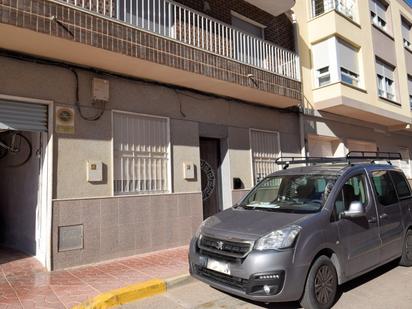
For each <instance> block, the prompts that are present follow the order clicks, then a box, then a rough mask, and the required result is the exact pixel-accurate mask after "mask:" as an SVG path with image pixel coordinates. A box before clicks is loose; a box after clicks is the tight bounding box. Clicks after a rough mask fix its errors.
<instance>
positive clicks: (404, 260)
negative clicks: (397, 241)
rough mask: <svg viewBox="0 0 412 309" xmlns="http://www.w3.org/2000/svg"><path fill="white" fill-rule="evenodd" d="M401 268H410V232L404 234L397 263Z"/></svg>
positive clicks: (411, 249)
mask: <svg viewBox="0 0 412 309" xmlns="http://www.w3.org/2000/svg"><path fill="white" fill-rule="evenodd" d="M399 264H400V265H401V266H407V267H410V266H412V230H409V231H408V232H407V233H406V237H405V242H404V244H403V249H402V257H401V261H400V262H399Z"/></svg>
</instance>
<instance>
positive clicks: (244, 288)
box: [189, 239, 309, 302]
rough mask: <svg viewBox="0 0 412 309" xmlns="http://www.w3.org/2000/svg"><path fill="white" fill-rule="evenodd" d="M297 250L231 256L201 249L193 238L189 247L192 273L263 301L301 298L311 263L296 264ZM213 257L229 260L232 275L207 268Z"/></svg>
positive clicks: (243, 295) (218, 286)
mask: <svg viewBox="0 0 412 309" xmlns="http://www.w3.org/2000/svg"><path fill="white" fill-rule="evenodd" d="M293 254H294V251H293V250H292V249H290V250H285V251H274V250H268V251H256V250H253V251H251V252H250V253H249V254H248V255H247V256H246V257H245V258H244V259H241V260H240V259H237V260H236V259H227V258H225V257H224V256H221V257H220V256H219V255H216V254H214V255H210V254H208V252H203V251H201V250H200V249H199V248H198V246H197V240H196V239H193V240H192V241H191V243H190V249H189V268H190V274H191V275H192V276H193V277H194V278H196V279H198V280H200V281H202V282H204V283H206V284H208V285H210V286H212V287H214V288H217V289H219V290H222V291H225V292H227V293H230V294H233V295H237V296H240V297H243V298H246V299H250V300H253V301H259V302H287V301H296V300H299V299H300V298H301V296H302V294H303V289H304V285H305V281H306V275H307V272H308V269H309V265H296V264H294V262H293V260H294V259H293ZM209 259H213V260H217V261H221V262H224V263H226V264H227V265H228V266H229V269H230V275H227V274H223V273H219V272H216V271H213V270H210V269H208V268H207V262H208V260H209Z"/></svg>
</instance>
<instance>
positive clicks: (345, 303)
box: [122, 262, 412, 309]
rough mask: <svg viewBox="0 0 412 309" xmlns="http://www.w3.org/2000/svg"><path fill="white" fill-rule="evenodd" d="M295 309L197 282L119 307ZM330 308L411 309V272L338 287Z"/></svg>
mask: <svg viewBox="0 0 412 309" xmlns="http://www.w3.org/2000/svg"><path fill="white" fill-rule="evenodd" d="M149 308H150V309H158V308H159V309H162V308H165V309H189V308H196V309H212V308H224V309H246V308H248V309H249V308H251V309H252V308H273V309H297V308H300V306H299V303H297V302H295V303H282V304H262V303H252V302H250V301H247V300H244V299H240V298H237V297H233V296H231V295H228V294H226V293H222V292H220V291H218V290H216V289H213V288H211V287H209V286H207V285H206V284H203V283H201V282H198V281H194V282H191V283H188V284H186V285H183V286H180V287H176V288H173V289H171V290H169V291H168V292H167V293H165V294H161V295H158V296H155V297H151V298H146V299H143V300H141V301H138V302H135V303H131V304H128V305H124V306H122V309H149ZM333 308H339V309H340V308H342V309H343V308H344V309H351V308H353V309H355V308H356V309H358V308H361V309H368V308H371V309H372V308H373V309H411V308H412V268H405V267H399V266H397V263H396V262H392V263H390V264H388V265H385V266H383V267H381V268H379V269H377V270H375V271H373V272H371V273H369V274H366V275H364V276H362V277H360V278H357V279H355V280H352V281H350V282H348V283H346V284H344V285H343V286H341V287H340V291H339V295H338V300H337V302H336V304H335V306H334V307H333Z"/></svg>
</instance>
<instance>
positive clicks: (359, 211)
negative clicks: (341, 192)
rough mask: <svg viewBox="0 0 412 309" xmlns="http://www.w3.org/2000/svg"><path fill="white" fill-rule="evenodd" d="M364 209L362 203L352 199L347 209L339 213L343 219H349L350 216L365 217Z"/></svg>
mask: <svg viewBox="0 0 412 309" xmlns="http://www.w3.org/2000/svg"><path fill="white" fill-rule="evenodd" d="M365 216H366V213H365V209H364V208H363V205H362V203H361V202H359V201H353V202H352V203H350V205H349V210H347V211H344V212H342V213H341V214H340V217H341V218H343V219H345V218H347V219H350V218H361V217H365Z"/></svg>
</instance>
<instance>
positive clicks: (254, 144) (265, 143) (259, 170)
mask: <svg viewBox="0 0 412 309" xmlns="http://www.w3.org/2000/svg"><path fill="white" fill-rule="evenodd" d="M250 147H251V151H252V164H253V177H254V181H255V184H257V183H258V182H259V181H261V180H262V179H263V178H264V177H266V176H268V175H269V174H271V173H273V172H276V171H277V170H278V165H277V164H276V159H277V158H279V157H280V145H279V133H277V132H268V131H259V130H250Z"/></svg>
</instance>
